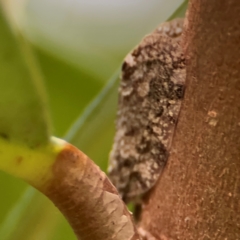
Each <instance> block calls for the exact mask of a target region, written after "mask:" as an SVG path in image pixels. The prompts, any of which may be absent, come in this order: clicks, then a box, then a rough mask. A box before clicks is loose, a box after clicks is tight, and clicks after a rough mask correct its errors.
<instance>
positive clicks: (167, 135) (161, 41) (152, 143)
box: [108, 19, 186, 202]
mask: <svg viewBox="0 0 240 240" xmlns="http://www.w3.org/2000/svg"><path fill="white" fill-rule="evenodd" d="M182 25H183V22H182V20H181V19H177V20H173V21H171V22H166V23H163V24H161V25H160V26H159V27H158V28H157V29H156V30H155V31H154V32H153V33H152V34H150V35H148V36H146V37H145V38H144V39H143V40H142V42H141V43H140V45H139V46H137V48H136V49H134V50H133V52H132V53H130V54H129V55H128V56H127V57H126V58H125V61H124V63H123V65H122V80H121V83H120V88H119V105H118V113H117V122H116V130H117V131H116V135H115V140H114V145H113V148H112V151H111V154H110V165H109V169H108V171H109V177H110V179H111V181H112V183H113V184H114V185H115V186H116V187H117V189H118V191H119V193H120V194H121V196H122V198H123V200H124V201H125V202H129V201H131V200H134V199H135V198H137V197H138V196H140V195H141V194H143V193H145V192H147V191H148V190H149V189H150V188H152V187H153V186H154V184H155V183H156V181H157V180H158V178H159V176H160V174H161V172H162V170H163V168H164V166H165V164H166V162H167V159H168V156H169V152H170V147H171V142H172V137H173V134H174V129H175V127H176V123H177V120H178V114H179V111H180V105H181V101H182V99H183V95H184V84H185V77H186V72H185V58H184V56H183V53H182V51H181V47H180V40H181V37H180V36H181V33H182Z"/></svg>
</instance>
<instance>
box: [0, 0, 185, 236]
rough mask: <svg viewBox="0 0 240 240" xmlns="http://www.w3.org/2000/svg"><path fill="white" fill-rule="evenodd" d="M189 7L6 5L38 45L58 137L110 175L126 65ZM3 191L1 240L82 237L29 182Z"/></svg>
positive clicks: (103, 0) (13, 0)
mask: <svg viewBox="0 0 240 240" xmlns="http://www.w3.org/2000/svg"><path fill="white" fill-rule="evenodd" d="M1 1H3V0H1ZM186 4H187V3H186V2H184V3H183V1H180V0H162V1H160V0H150V1H144V0H137V1H136V0H135V1H127V0H124V1H123V0H122V1H119V0H118V1H110V0H98V1H87V0H86V1H83V0H78V1H77V0H65V1H64V0H61V1H54V0H21V1H17V0H9V1H8V3H6V5H7V9H8V11H9V15H10V16H11V19H12V21H13V22H14V24H15V25H16V26H17V27H18V28H19V29H20V31H21V32H22V33H23V34H24V35H25V36H26V37H27V38H28V39H29V41H31V42H32V45H33V48H34V51H35V54H36V57H37V59H38V62H39V66H40V68H41V70H42V73H43V76H44V84H45V87H46V91H47V94H48V103H49V111H50V114H51V118H52V126H53V132H54V135H55V136H57V137H61V138H65V139H66V140H68V141H70V142H71V143H73V144H74V145H76V146H77V147H79V148H80V149H81V150H82V151H84V152H85V153H86V154H87V155H88V156H90V157H91V158H92V159H93V160H94V161H95V162H96V163H97V164H98V165H99V166H100V167H101V169H102V170H104V171H105V170H106V169H107V161H108V154H109V151H110V149H111V145H112V142H113V136H114V119H115V114H116V105H117V86H118V75H119V69H120V65H121V62H122V60H123V58H124V56H125V55H126V54H127V53H128V52H129V51H130V50H131V49H132V48H133V47H134V46H135V45H136V44H137V43H138V42H139V41H140V39H141V38H142V37H143V36H144V35H146V34H147V33H149V32H151V31H152V30H153V29H154V28H155V27H156V26H157V25H158V24H159V23H161V22H163V21H166V20H167V19H169V18H170V17H171V16H173V14H174V13H175V15H174V16H176V17H179V16H183V15H184V12H185V9H186ZM0 31H1V29H0ZM0 192H1V195H0V239H1V240H15V239H20V240H50V239H51V240H65V239H68V240H71V239H75V236H74V234H73V232H72V230H71V228H70V227H69V226H68V224H67V222H66V221H65V219H64V218H63V217H62V215H61V214H60V213H59V211H58V210H57V209H56V208H55V207H54V206H53V204H52V203H51V202H50V201H49V200H48V199H46V198H45V197H44V196H42V195H41V194H40V193H38V192H37V191H35V190H34V189H32V188H31V187H29V186H28V185H27V184H26V183H24V182H22V181H20V180H19V179H15V178H13V177H12V176H9V175H7V174H5V173H4V172H0ZM1 234H4V235H1Z"/></svg>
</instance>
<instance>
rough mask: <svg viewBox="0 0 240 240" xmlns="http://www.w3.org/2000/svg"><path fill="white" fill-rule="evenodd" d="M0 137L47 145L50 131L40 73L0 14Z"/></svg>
mask: <svg viewBox="0 0 240 240" xmlns="http://www.w3.org/2000/svg"><path fill="white" fill-rule="evenodd" d="M0 32H1V38H0V66H1V67H0V96H1V97H0V111H1V115H0V136H1V137H3V138H5V139H8V140H10V141H17V142H19V143H24V144H27V145H28V146H30V147H34V146H37V145H39V144H44V143H47V142H48V139H49V135H50V130H49V119H48V116H47V111H46V108H47V106H46V103H45V96H44V95H45V94H44V89H43V86H42V79H41V74H40V72H39V70H38V67H37V64H36V62H35V59H34V56H33V53H32V52H31V49H30V46H29V45H28V43H27V41H25V39H24V37H23V36H21V35H20V33H15V36H14V34H13V32H12V31H11V29H10V27H9V26H8V24H7V23H6V21H5V19H4V16H3V12H2V11H1V12H0Z"/></svg>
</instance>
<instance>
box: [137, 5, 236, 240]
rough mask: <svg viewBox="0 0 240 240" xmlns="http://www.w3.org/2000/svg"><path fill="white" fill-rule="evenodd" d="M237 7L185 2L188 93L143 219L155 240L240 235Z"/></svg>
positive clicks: (147, 202) (145, 226)
mask: <svg viewBox="0 0 240 240" xmlns="http://www.w3.org/2000/svg"><path fill="white" fill-rule="evenodd" d="M239 13H240V3H239V1H237V0H230V1H223V0H213V1H207V0H202V1H197V0H192V1H190V4H189V10H188V16H187V19H186V30H185V33H184V34H185V35H184V38H183V39H184V41H183V47H184V49H185V53H186V57H187V59H188V61H187V84H186V92H185V98H184V101H183V106H182V110H181V113H180V117H179V122H178V126H177V130H176V134H175V137H174V140H173V145H172V150H171V156H170V158H169V160H168V164H167V166H166V168H165V171H164V173H163V175H162V177H161V179H159V181H158V184H157V186H156V187H155V189H153V191H152V192H151V193H150V194H149V195H148V196H147V198H146V199H145V206H144V210H143V214H142V221H141V224H140V225H141V227H142V228H143V229H146V230H147V231H149V232H151V233H152V234H153V235H154V236H155V237H157V238H158V239H240V225H239V223H240V214H239V213H240V209H239V206H240V190H239V189H240V147H239V146H240V101H239V99H240V58H239V56H240V18H239Z"/></svg>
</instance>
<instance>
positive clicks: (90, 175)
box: [39, 144, 140, 240]
mask: <svg viewBox="0 0 240 240" xmlns="http://www.w3.org/2000/svg"><path fill="white" fill-rule="evenodd" d="M52 173H53V177H52V179H51V181H49V182H47V184H46V185H45V186H43V187H42V188H41V189H39V190H40V191H42V192H43V193H44V194H45V195H46V196H48V197H49V199H50V200H51V201H52V202H53V203H54V204H55V205H56V207H58V208H59V210H60V211H61V212H62V213H63V215H64V216H65V217H66V219H67V220H68V222H69V224H70V225H71V227H72V229H73V230H74V232H75V234H76V236H77V239H79V240H80V239H81V240H93V239H98V240H123V239H124V240H140V237H139V236H138V234H137V231H136V228H135V226H134V224H133V221H132V216H131V214H130V212H129V211H128V210H127V208H126V206H125V204H124V203H123V201H122V200H121V198H120V196H119V195H118V193H117V190H116V188H115V187H114V186H113V185H112V184H111V182H110V181H109V180H108V178H107V177H106V175H105V174H104V173H103V172H102V171H101V170H100V169H99V167H98V166H96V165H95V164H94V162H92V161H91V159H89V158H88V157H87V156H86V155H85V154H84V153H82V152H81V151H80V150H78V149H77V148H75V147H74V146H72V145H70V144H66V146H65V148H64V149H63V150H62V151H61V152H60V153H59V155H58V157H57V159H56V162H55V163H54V165H53V167H52Z"/></svg>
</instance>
